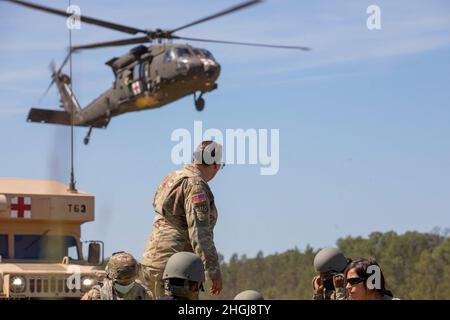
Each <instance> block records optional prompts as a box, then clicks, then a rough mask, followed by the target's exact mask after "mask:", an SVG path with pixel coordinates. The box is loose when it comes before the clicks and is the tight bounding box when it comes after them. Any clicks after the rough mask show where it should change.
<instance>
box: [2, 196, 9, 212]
mask: <svg viewBox="0 0 450 320" xmlns="http://www.w3.org/2000/svg"><path fill="white" fill-rule="evenodd" d="M7 204H8V202H7V201H6V196H5V195H3V194H0V211H6V209H7V208H8V206H7Z"/></svg>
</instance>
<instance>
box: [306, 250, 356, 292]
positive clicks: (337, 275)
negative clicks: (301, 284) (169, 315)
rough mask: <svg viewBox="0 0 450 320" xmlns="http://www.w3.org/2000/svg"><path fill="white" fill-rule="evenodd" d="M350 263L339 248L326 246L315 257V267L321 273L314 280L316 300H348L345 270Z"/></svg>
mask: <svg viewBox="0 0 450 320" xmlns="http://www.w3.org/2000/svg"><path fill="white" fill-rule="evenodd" d="M348 263H349V259H347V258H346V257H345V256H344V254H343V253H342V252H341V251H340V250H339V249H337V248H324V249H322V250H320V251H319V252H318V253H317V254H316V256H315V257H314V268H315V269H316V271H317V272H319V275H318V276H316V277H314V279H313V280H312V285H313V290H314V296H313V299H314V300H346V299H347V297H348V294H347V290H346V288H345V278H344V274H343V273H344V271H345V268H346V267H347V265H348Z"/></svg>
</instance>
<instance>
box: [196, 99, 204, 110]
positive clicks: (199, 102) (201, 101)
mask: <svg viewBox="0 0 450 320" xmlns="http://www.w3.org/2000/svg"><path fill="white" fill-rule="evenodd" d="M204 108H205V99H203V98H202V97H199V98H198V99H196V100H195V109H197V111H202V110H203V109H204Z"/></svg>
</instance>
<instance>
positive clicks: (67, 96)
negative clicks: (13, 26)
mask: <svg viewBox="0 0 450 320" xmlns="http://www.w3.org/2000/svg"><path fill="white" fill-rule="evenodd" d="M4 1H7V2H11V3H14V4H18V5H22V6H25V7H28V8H32V9H37V10H40V11H45V12H48V13H52V14H55V15H59V16H63V17H72V16H73V14H72V13H67V12H66V11H62V10H58V9H54V8H50V7H46V6H42V5H39V4H35V3H30V2H26V1H19V0H4ZM260 2H262V0H252V1H246V2H243V3H240V4H238V5H235V6H233V7H231V8H229V9H226V10H223V11H220V12H218V13H216V14H213V15H209V16H207V17H204V18H202V19H198V20H196V21H193V22H191V23H188V24H185V25H183V26H181V27H178V28H175V29H172V30H162V29H156V30H144V29H138V28H133V27H129V26H125V25H120V24H117V23H112V22H108V21H104V20H100V19H96V18H92V17H87V16H85V15H82V16H79V17H78V18H79V20H80V21H81V22H84V23H88V24H93V25H97V26H100V27H104V28H108V29H113V30H116V31H121V32H124V33H128V34H132V35H136V34H144V36H142V37H137V38H128V39H122V40H115V41H107V42H98V43H92V44H88V45H79V46H73V47H71V48H70V49H69V53H68V55H67V57H66V58H65V59H64V61H63V63H62V65H61V67H60V68H59V69H58V70H56V68H55V67H54V65H53V66H52V79H53V80H52V82H51V83H50V86H49V88H48V89H47V91H48V90H49V89H50V87H51V86H52V85H53V84H54V83H55V84H56V86H57V89H58V91H59V94H60V97H61V107H62V108H63V109H64V111H57V110H47V109H37V108H32V109H31V110H30V112H29V114H28V119H27V120H28V121H29V122H39V123H50V124H60V125H75V126H81V127H88V128H89V131H88V133H87V135H86V137H85V138H84V144H88V143H89V138H90V135H91V131H92V128H106V127H107V126H108V124H109V121H110V120H111V118H112V117H114V116H117V115H120V114H123V113H126V112H132V111H141V110H145V109H153V108H158V107H162V106H164V105H166V104H168V103H171V102H173V101H175V100H178V99H181V98H183V97H185V96H187V95H191V94H192V95H193V96H194V102H195V107H196V109H197V110H198V111H202V110H203V108H204V106H205V100H204V99H203V94H205V93H206V92H210V91H213V90H215V89H217V83H216V81H217V79H218V77H219V74H220V64H219V63H218V62H217V61H216V59H215V58H214V57H213V55H212V54H211V52H209V51H208V50H207V49H204V48H197V47H193V46H191V45H188V44H173V43H162V40H187V41H198V42H208V43H222V44H231V45H245V46H257V47H269V48H281V49H297V50H309V48H307V47H299V46H283V45H271V44H262V43H248V42H234V41H221V40H211V39H199V38H189V37H181V36H177V35H175V32H178V31H180V30H182V29H186V28H188V27H191V26H194V25H197V24H200V23H203V22H206V21H209V20H212V19H215V18H218V17H221V16H224V15H226V14H229V13H232V12H235V11H238V10H241V9H243V8H246V7H249V6H252V5H255V4H258V3H260ZM155 40H156V44H153V45H150V46H144V45H139V46H137V47H135V48H133V49H131V50H130V51H129V52H128V53H126V54H124V55H122V56H120V57H118V58H117V57H115V58H112V59H111V60H109V61H107V62H106V65H108V66H110V67H111V68H112V71H113V73H114V77H115V81H114V82H113V86H112V87H111V88H110V89H108V90H107V91H106V92H104V93H103V94H101V95H100V96H99V97H98V98H96V99H95V100H93V101H92V102H90V103H89V104H88V105H87V106H85V107H84V108H81V106H80V104H79V103H78V101H77V99H76V98H75V95H74V94H73V92H72V89H71V79H70V77H69V76H68V75H66V74H64V73H63V72H62V69H63V67H64V66H65V65H66V64H67V62H68V60H69V58H70V55H71V54H72V53H73V52H77V51H79V50H84V49H94V48H105V47H115V46H124V45H131V44H142V43H152V42H153V41H155ZM197 93H199V95H197Z"/></svg>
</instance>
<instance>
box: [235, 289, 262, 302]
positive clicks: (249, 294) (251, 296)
mask: <svg viewBox="0 0 450 320" xmlns="http://www.w3.org/2000/svg"><path fill="white" fill-rule="evenodd" d="M234 300H264V297H263V295H262V294H261V293H259V292H258V291H255V290H245V291H242V292H241V293H238V294H237V295H236V297H234Z"/></svg>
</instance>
